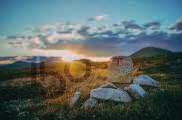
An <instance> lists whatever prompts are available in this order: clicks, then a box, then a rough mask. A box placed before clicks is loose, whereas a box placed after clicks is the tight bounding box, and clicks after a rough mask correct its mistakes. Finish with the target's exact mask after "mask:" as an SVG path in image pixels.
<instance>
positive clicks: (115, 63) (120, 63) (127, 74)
mask: <svg viewBox="0 0 182 120" xmlns="http://www.w3.org/2000/svg"><path fill="white" fill-rule="evenodd" d="M132 71H133V62H132V59H131V58H130V57H127V56H115V57H112V58H111V62H110V63H109V65H108V77H107V78H108V81H109V82H112V83H124V84H125V83H131V81H132Z"/></svg>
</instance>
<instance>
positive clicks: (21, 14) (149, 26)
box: [0, 0, 182, 60]
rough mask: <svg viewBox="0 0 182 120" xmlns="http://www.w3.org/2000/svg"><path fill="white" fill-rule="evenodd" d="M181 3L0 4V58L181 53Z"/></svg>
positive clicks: (21, 0) (52, 0)
mask: <svg viewBox="0 0 182 120" xmlns="http://www.w3.org/2000/svg"><path fill="white" fill-rule="evenodd" d="M180 11H182V1H181V0H112V1H111V0H29V1H27V0H0V56H27V55H28V56H29V55H47V56H62V57H63V58H65V59H78V58H85V57H86V58H91V59H92V58H93V59H101V60H103V59H104V58H108V57H110V56H114V55H129V54H131V53H133V52H135V51H137V50H139V49H141V48H144V47H148V46H154V47H160V48H165V49H169V50H172V51H182V47H181V44H182V13H181V12H180Z"/></svg>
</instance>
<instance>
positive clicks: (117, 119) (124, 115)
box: [59, 90, 182, 120]
mask: <svg viewBox="0 0 182 120" xmlns="http://www.w3.org/2000/svg"><path fill="white" fill-rule="evenodd" d="M181 109H182V91H179V90H178V91H176V90H175V91H169V90H165V91H159V92H156V93H153V94H150V95H148V96H146V97H144V98H142V99H140V100H138V101H134V102H132V103H128V104H120V103H112V102H104V103H99V104H98V105H97V106H95V107H92V108H74V109H68V111H67V113H66V112H65V111H62V112H60V114H59V116H61V113H62V117H61V118H62V119H64V118H65V119H66V118H67V119H70V120H72V119H73V120H93V119H94V120H180V118H181Z"/></svg>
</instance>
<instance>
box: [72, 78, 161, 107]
mask: <svg viewBox="0 0 182 120" xmlns="http://www.w3.org/2000/svg"><path fill="white" fill-rule="evenodd" d="M144 86H148V87H158V86H159V82H158V81H156V80H154V79H152V78H151V77H150V76H148V75H139V76H138V77H135V78H134V79H133V81H132V83H130V84H128V85H127V86H126V87H123V88H120V87H117V86H116V85H114V83H111V82H108V83H106V84H103V85H101V86H100V87H98V88H95V89H93V90H91V92H90V97H89V98H88V99H87V100H86V101H85V102H84V103H83V106H84V107H88V106H94V105H96V104H97V103H98V100H99V101H114V102H123V103H126V102H131V101H132V100H134V99H135V100H137V99H139V98H141V97H144V96H145V95H146V93H147V91H146V90H145V89H144V88H143V87H144ZM79 95H80V93H79ZM79 95H78V92H76V93H75V95H74V96H73V98H72V100H71V102H70V105H71V106H73V105H74V104H75V103H76V102H77V101H78V100H79V97H78V96H79ZM73 101H74V104H73Z"/></svg>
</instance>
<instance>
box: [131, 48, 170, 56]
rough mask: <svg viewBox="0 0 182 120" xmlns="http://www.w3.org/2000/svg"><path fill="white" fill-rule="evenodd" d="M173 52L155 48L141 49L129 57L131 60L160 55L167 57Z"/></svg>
mask: <svg viewBox="0 0 182 120" xmlns="http://www.w3.org/2000/svg"><path fill="white" fill-rule="evenodd" d="M172 53H173V52H172V51H170V50H167V49H162V48H156V47H145V48H142V49H140V50H138V51H136V52H135V53H133V54H132V55H130V56H131V57H132V58H142V57H155V56H161V55H164V56H165V55H169V54H172Z"/></svg>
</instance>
